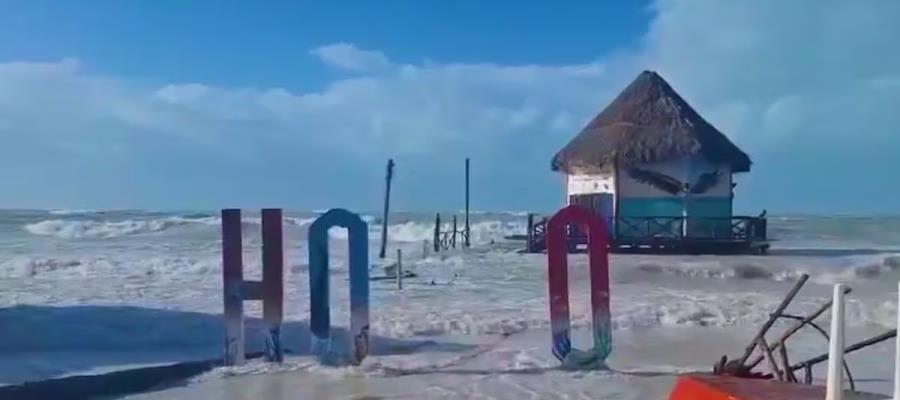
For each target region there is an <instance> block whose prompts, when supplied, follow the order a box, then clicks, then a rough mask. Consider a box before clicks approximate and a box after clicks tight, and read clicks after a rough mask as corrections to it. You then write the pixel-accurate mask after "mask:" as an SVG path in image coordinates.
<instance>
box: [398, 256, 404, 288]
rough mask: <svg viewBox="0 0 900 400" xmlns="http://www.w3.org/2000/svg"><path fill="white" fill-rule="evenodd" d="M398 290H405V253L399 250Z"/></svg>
mask: <svg viewBox="0 0 900 400" xmlns="http://www.w3.org/2000/svg"><path fill="white" fill-rule="evenodd" d="M397 290H403V253H402V252H401V251H400V249H397Z"/></svg>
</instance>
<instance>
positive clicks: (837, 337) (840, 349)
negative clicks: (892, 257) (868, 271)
mask: <svg viewBox="0 0 900 400" xmlns="http://www.w3.org/2000/svg"><path fill="white" fill-rule="evenodd" d="M844 290H845V285H843V284H837V285H834V294H833V301H832V305H831V340H829V342H828V375H827V381H826V383H825V400H841V396H842V395H843V391H844V376H843V372H844V369H843V363H844Z"/></svg>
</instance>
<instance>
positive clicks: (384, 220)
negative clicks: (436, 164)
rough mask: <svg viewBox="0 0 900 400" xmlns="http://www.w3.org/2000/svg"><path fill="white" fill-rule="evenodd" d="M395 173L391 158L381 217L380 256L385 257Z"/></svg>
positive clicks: (388, 165)
mask: <svg viewBox="0 0 900 400" xmlns="http://www.w3.org/2000/svg"><path fill="white" fill-rule="evenodd" d="M393 175H394V160H393V159H389V160H388V163H387V175H386V176H385V178H384V180H385V186H384V213H383V214H382V217H381V251H380V252H379V253H378V258H384V253H385V251H386V249H387V231H388V210H389V208H390V204H391V178H392V177H393Z"/></svg>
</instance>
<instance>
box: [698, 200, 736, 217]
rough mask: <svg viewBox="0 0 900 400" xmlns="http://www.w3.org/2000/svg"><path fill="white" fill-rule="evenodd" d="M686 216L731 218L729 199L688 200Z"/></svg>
mask: <svg viewBox="0 0 900 400" xmlns="http://www.w3.org/2000/svg"><path fill="white" fill-rule="evenodd" d="M687 215H688V217H731V198H730V197H694V198H688V203H687Z"/></svg>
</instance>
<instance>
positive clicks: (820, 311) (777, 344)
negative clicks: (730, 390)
mask: <svg viewBox="0 0 900 400" xmlns="http://www.w3.org/2000/svg"><path fill="white" fill-rule="evenodd" d="M851 290H852V289H851V288H849V287H848V288H846V289H844V294H848V293H850V291H851ZM829 308H831V301H829V302H827V303H825V304H822V306H820V307H819V309H818V310H816V311H815V312H813V313H812V314H809V315H807V316H806V318H803V319H802V320H800V321H797V323H796V324H794V326H792V327H791V328H790V329H788V330H786V331H784V333H783V334H782V335H781V338H779V339H778V341H776V342H775V344H773V345H771V346H770V347H769V350H771V351H775V350H778V348H779V347H784V342H785V341H787V340H788V339H789V338H790V337H791V336H793V335H794V334H795V333H797V332H798V331H799V330H800V329H801V328H803V327H804V326H806V325H807V324H809V323H810V322H812V321H813V320H815V319H816V318H819V316H820V315H822V314H823V313H824V312H825V311H828V309H829ZM762 360H763V356H762V355H759V356H757V357H756V359H755V360H753V361H751V362H750V363H748V364H747V366H748V367H749V369H753V368H754V367H756V366H757V365H759V363H760V362H762ZM897 400H900V399H897Z"/></svg>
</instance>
